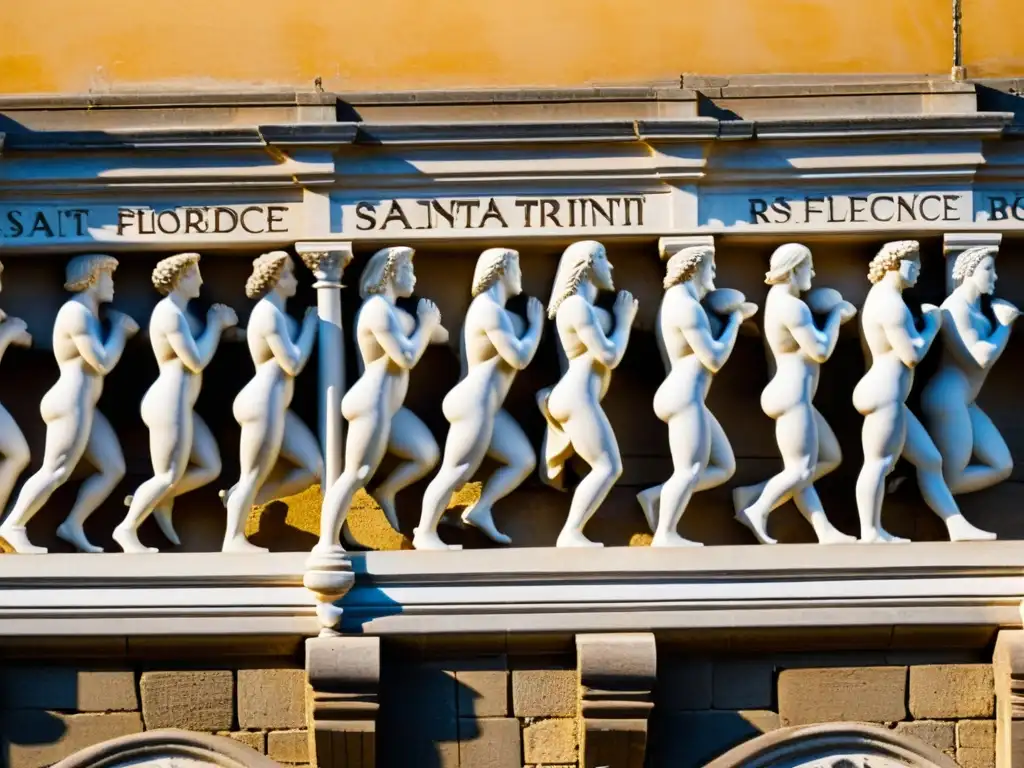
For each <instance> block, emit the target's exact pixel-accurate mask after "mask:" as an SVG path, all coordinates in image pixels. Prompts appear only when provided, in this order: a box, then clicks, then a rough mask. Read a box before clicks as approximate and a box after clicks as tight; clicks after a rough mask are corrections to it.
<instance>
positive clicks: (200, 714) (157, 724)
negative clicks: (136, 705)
mask: <svg viewBox="0 0 1024 768" xmlns="http://www.w3.org/2000/svg"><path fill="white" fill-rule="evenodd" d="M139 689H140V691H141V693H142V719H143V721H144V722H145V723H146V730H154V729H156V728H181V729H183V730H186V731H229V730H231V729H232V726H233V725H234V720H235V712H234V694H235V682H234V675H233V674H232V673H231V672H230V671H227V670H202V671H197V672H185V671H181V672H143V673H142V680H141V682H140V684H139Z"/></svg>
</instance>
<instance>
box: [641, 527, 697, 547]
mask: <svg viewBox="0 0 1024 768" xmlns="http://www.w3.org/2000/svg"><path fill="white" fill-rule="evenodd" d="M651 546H652V547H703V546H704V545H703V544H701V543H700V542H699V541H690V540H689V539H684V538H683V537H682V536H680V535H679V534H678V533H676V532H675V531H672V532H671V533H656V534H654V538H653V539H651Z"/></svg>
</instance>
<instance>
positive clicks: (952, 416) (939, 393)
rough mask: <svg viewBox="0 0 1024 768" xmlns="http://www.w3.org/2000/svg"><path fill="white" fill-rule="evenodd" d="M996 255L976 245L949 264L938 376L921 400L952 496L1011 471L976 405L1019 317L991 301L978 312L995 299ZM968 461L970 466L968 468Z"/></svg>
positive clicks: (992, 428)
mask: <svg viewBox="0 0 1024 768" xmlns="http://www.w3.org/2000/svg"><path fill="white" fill-rule="evenodd" d="M998 252H999V251H998V249H997V248H995V247H986V246H981V247H974V248H967V249H965V250H963V251H962V252H961V253H960V254H959V255H958V256H957V257H956V260H955V262H954V265H953V273H952V278H953V281H954V283H955V285H956V287H955V288H954V289H953V291H952V292H951V293H950V294H949V297H948V298H946V300H945V301H943V302H942V306H941V307H940V309H941V311H942V330H941V331H940V334H939V337H940V339H941V341H942V355H941V357H940V358H939V369H938V370H937V371H936V372H935V374H934V375H933V376H932V377H931V379H929V380H928V383H927V384H926V385H925V387H924V390H923V392H922V393H921V411H922V414H923V416H924V423H925V425H926V426H927V427H928V433H929V435H930V436H931V438H932V440H934V441H935V446H936V447H937V448H938V450H939V453H940V454H941V455H942V475H943V477H944V478H945V481H946V484H947V485H948V486H949V490H950V491H952V492H953V493H954V494H959V493H972V492H974V491H980V490H982V489H984V488H990V487H991V486H993V485H996V484H998V483H1001V482H1002V481H1003V480H1006V479H1007V478H1008V477H1009V476H1010V473H1011V472H1012V471H1013V459H1012V457H1011V456H1010V449H1009V447H1008V446H1007V445H1006V441H1005V440H1004V439H1003V436H1002V435H1001V434H999V430H998V429H997V428H996V426H995V424H993V423H992V420H991V419H990V418H989V417H988V416H987V415H986V414H985V412H984V411H982V410H981V407H980V406H979V405H978V403H977V402H976V400H977V397H978V394H979V393H980V392H981V388H982V386H983V385H984V384H985V379H986V378H988V374H989V372H990V371H991V370H992V366H993V365H995V364H996V361H998V360H999V357H1000V356H1001V355H1002V354H1003V352H1004V350H1005V349H1006V344H1007V342H1009V340H1010V331H1011V329H1012V328H1013V323H1014V321H1015V320H1016V319H1017V318H1018V317H1019V316H1020V310H1019V309H1017V308H1016V307H1015V306H1014V305H1013V304H1011V303H1010V302H1008V301H1005V300H1004V299H992V300H991V302H990V303H989V307H988V311H986V309H985V308H984V307H983V305H982V298H983V297H991V296H992V294H993V293H994V292H995V287H996V255H997V254H998ZM972 457H973V458H975V459H976V460H977V463H974V464H972V463H971V458H972Z"/></svg>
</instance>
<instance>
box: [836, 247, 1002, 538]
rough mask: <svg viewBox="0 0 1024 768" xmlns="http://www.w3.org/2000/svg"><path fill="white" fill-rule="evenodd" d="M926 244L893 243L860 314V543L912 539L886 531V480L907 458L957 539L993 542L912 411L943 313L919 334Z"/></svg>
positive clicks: (880, 258) (871, 275)
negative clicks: (909, 301)
mask: <svg viewBox="0 0 1024 768" xmlns="http://www.w3.org/2000/svg"><path fill="white" fill-rule="evenodd" d="M919 254H920V246H919V245H918V243H917V242H916V241H914V240H901V241H897V242H892V243H886V244H885V245H884V246H882V249H881V250H880V251H879V252H878V255H877V256H875V258H874V259H872V261H871V264H870V266H869V269H868V280H870V281H871V283H872V286H871V290H869V291H868V295H867V298H866V299H865V300H864V307H863V309H862V310H861V315H860V317H861V335H862V337H863V341H864V344H865V347H866V349H867V355H868V360H867V363H868V371H867V373H865V374H864V378H862V379H861V380H860V382H858V384H857V386H856V388H855V389H854V391H853V405H854V407H855V408H856V409H857V411H858V412H859V413H861V414H863V416H864V427H863V429H862V431H861V443H862V446H863V449H864V466H863V467H862V468H861V471H860V475H859V477H858V478H857V489H856V495H857V511H858V514H859V516H860V529H861V541H863V542H884V543H899V542H905V541H907V540H906V539H901V538H898V537H896V536H893V535H892V534H890V533H888V532H887V531H885V530H884V529H883V528H882V499H883V497H884V494H885V479H886V477H887V476H888V475H889V473H891V472H892V470H893V468H894V467H895V466H896V462H897V460H898V459H899V458H900V456H903V457H904V458H906V459H907V460H908V461H909V462H910V463H911V464H913V465H914V467H915V468H916V469H917V484H918V486H919V487H920V489H921V495H922V496H923V497H924V501H925V503H926V504H927V505H928V506H929V507H930V508H931V510H932V511H933V512H935V514H936V515H938V516H939V517H940V518H941V519H942V520H943V522H945V524H946V528H947V529H948V530H949V538H950V539H951V540H952V541H978V540H989V539H994V538H995V535H994V534H992V533H988V532H987V531H982V530H980V529H978V528H976V527H974V526H973V525H971V524H970V523H969V522H968V521H967V519H966V518H965V517H964V516H963V515H962V514H961V512H960V510H959V509H958V508H957V505H956V501H955V500H954V499H953V494H952V493H950V490H949V487H948V486H947V485H946V481H945V479H944V478H943V476H942V456H941V455H940V454H939V451H938V449H937V448H936V447H935V444H934V443H933V442H932V440H931V438H930V437H929V436H928V433H927V432H926V431H925V428H924V427H923V426H922V425H921V422H920V421H918V419H917V417H916V416H915V415H914V414H913V413H911V411H910V409H909V408H907V406H906V399H907V395H909V394H910V389H911V387H912V386H913V383H914V368H916V367H917V365H918V364H919V363H920V362H921V361H922V360H923V359H924V356H925V355H926V354H927V352H928V349H929V348H930V347H931V345H932V342H933V341H935V338H936V336H937V335H938V333H939V328H940V326H941V325H942V314H941V310H940V309H939V308H938V307H936V306H935V305H933V304H922V305H921V311H922V313H923V315H924V328H923V329H922V331H921V332H920V333H918V331H917V329H916V327H915V325H914V318H913V317H912V316H911V314H910V309H909V308H908V307H907V305H906V303H905V302H904V301H903V290H904V289H905V288H909V287H911V286H913V285H914V284H915V283H916V282H917V278H918V275H919V274H920V271H921V262H920V255H919Z"/></svg>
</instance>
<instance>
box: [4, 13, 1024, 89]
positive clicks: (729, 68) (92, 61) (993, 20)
mask: <svg viewBox="0 0 1024 768" xmlns="http://www.w3.org/2000/svg"><path fill="white" fill-rule="evenodd" d="M963 6H964V8H963V13H964V35H965V40H964V52H965V61H964V63H965V65H966V66H967V69H968V73H969V74H970V75H972V76H985V77H1009V76H1015V75H1021V74H1024V42H1022V41H1021V38H1020V35H1019V34H1015V33H1016V32H1017V31H1018V26H1017V25H1014V24H1013V23H1012V19H1013V18H1017V17H1019V9H1018V4H1017V3H1015V2H1014V0H965V1H964V4H963ZM952 29H953V23H952V11H951V7H950V3H949V2H948V0H864V1H863V2H856V3H851V2H847V1H846V0H818V1H816V2H808V1H807V0H779V2H774V3H763V2H757V1H756V0H731V2H728V3H708V2H701V1H700V0H684V1H683V2H672V1H671V0H659V1H658V2H654V3H647V4H644V5H642V6H638V5H636V4H629V3H620V2H615V1H614V0H600V2H593V1H592V0H561V2H558V3H551V2H547V1H546V0H521V2H517V3H514V4H507V3H480V2H473V0H441V1H439V2H432V3H423V2H417V0H381V1H380V2H375V3H337V4H331V5H329V6H325V5H324V4H322V3H317V2H314V0H296V2H292V3H287V4H282V3H275V2H270V0H227V1H226V2H221V3H212V4H211V3H207V2H203V0H177V1H175V0H154V2H151V3H148V4H146V5H145V6H144V7H143V6H133V5H127V4H125V3H123V2H119V1H118V0H100V1H99V2H95V3H92V4H90V7H89V10H88V12H82V11H80V10H78V9H75V8H73V7H72V5H71V4H69V3H67V2H66V0H39V1H38V2H34V3H4V4H3V5H2V7H0V41H3V45H2V50H0V93H5V92H7V93H86V92H90V91H91V92H105V91H109V90H112V89H113V90H124V89H133V88H146V89H150V88H161V89H167V88H185V89H196V88H207V89H210V88H221V89H223V88H238V87H251V86H258V87H271V86H284V87H299V88H312V87H313V81H314V79H315V78H317V77H321V78H322V79H323V87H324V88H325V89H327V90H333V91H349V92H351V91H377V90H384V91H387V90H411V89H446V88H487V87H531V86H532V87H543V86H583V85H611V84H638V83H653V82H660V83H674V82H678V80H679V76H680V75H681V74H684V73H690V74H694V73H695V74H706V75H736V74H815V75H868V74H944V73H948V72H949V68H950V66H951V64H952V48H953V43H952V34H953V33H952ZM975 68H977V70H976V71H975Z"/></svg>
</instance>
